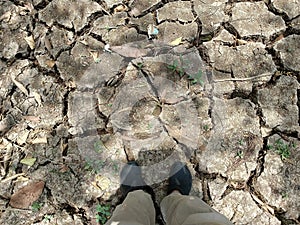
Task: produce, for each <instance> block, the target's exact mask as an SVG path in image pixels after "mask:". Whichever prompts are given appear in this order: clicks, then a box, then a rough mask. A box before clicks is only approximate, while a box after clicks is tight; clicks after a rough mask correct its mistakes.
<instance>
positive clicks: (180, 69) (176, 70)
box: [167, 60, 185, 77]
mask: <svg viewBox="0 0 300 225" xmlns="http://www.w3.org/2000/svg"><path fill="white" fill-rule="evenodd" d="M167 67H168V69H170V70H171V71H172V72H173V73H178V75H179V76H180V77H183V75H184V73H185V72H184V68H183V67H181V66H179V62H178V61H177V60H174V61H173V64H170V65H168V66H167Z"/></svg>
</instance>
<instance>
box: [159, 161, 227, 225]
mask: <svg viewBox="0 0 300 225" xmlns="http://www.w3.org/2000/svg"><path fill="white" fill-rule="evenodd" d="M191 186H192V176H191V174H190V171H189V169H188V168H187V166H186V165H184V164H183V163H180V162H177V163H175V164H174V165H173V166H172V168H171V171H170V178H169V186H168V194H169V195H168V196H166V197H165V198H164V199H163V201H162V202H161V211H162V215H163V217H164V219H165V221H166V223H167V225H193V224H195V225H202V224H203V225H207V224H210V225H232V223H231V222H230V221H229V220H228V219H227V218H226V217H224V216H223V215H221V214H220V213H218V212H217V211H215V210H214V209H212V208H211V207H210V206H209V205H207V204H206V203H205V202H203V201H202V200H201V199H200V198H198V197H193V196H188V194H189V192H190V190H191Z"/></svg>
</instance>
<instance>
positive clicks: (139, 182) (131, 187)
mask: <svg viewBox="0 0 300 225" xmlns="http://www.w3.org/2000/svg"><path fill="white" fill-rule="evenodd" d="M120 178H121V188H120V189H121V192H122V196H123V197H124V198H125V197H126V196H127V194H128V193H129V192H131V191H135V190H144V191H146V192H148V193H149V192H151V193H149V194H153V191H152V189H151V188H150V187H149V186H148V185H147V184H146V183H145V181H144V179H143V178H142V172H141V168H140V167H139V165H138V164H137V163H136V162H135V161H131V162H128V163H127V164H126V165H125V166H124V167H123V169H122V171H121V174H120ZM191 188H192V175H191V172H190V171H189V169H188V167H187V166H186V165H185V164H184V163H182V162H175V163H174V164H173V165H172V167H171V169H170V175H169V185H168V192H167V193H168V194H170V193H172V192H173V191H175V190H177V191H179V192H180V193H181V194H183V195H188V194H189V193H190V190H191Z"/></svg>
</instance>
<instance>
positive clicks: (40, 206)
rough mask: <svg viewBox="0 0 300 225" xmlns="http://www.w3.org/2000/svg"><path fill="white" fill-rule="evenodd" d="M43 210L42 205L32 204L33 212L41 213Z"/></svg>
mask: <svg viewBox="0 0 300 225" xmlns="http://www.w3.org/2000/svg"><path fill="white" fill-rule="evenodd" d="M41 208H42V205H41V204H40V203H39V202H34V203H32V205H31V209H32V211H34V212H37V211H39V210H40V209H41Z"/></svg>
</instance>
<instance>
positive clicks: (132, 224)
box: [106, 162, 155, 225]
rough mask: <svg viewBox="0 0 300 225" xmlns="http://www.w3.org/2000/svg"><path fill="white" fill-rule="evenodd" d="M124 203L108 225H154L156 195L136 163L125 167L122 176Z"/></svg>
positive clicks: (117, 209) (114, 213)
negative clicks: (154, 200) (154, 199)
mask: <svg viewBox="0 0 300 225" xmlns="http://www.w3.org/2000/svg"><path fill="white" fill-rule="evenodd" d="M120 180H121V187H120V190H121V192H122V198H123V199H124V201H123V203H122V204H121V205H119V206H117V207H116V209H115V211H114V212H113V215H112V217H111V218H110V219H109V220H108V222H107V223H106V225H117V224H118V225H154V224H155V208H154V202H153V198H154V196H153V195H154V193H153V191H152V189H151V188H150V187H149V186H147V185H146V183H145V181H144V180H143V178H142V173H141V169H140V167H139V166H138V164H137V163H136V162H129V163H128V164H127V165H125V166H124V167H123V169H122V171H121V174H120Z"/></svg>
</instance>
